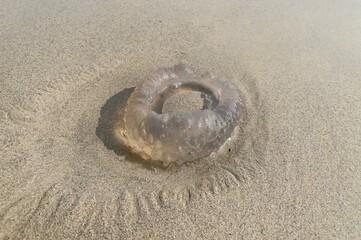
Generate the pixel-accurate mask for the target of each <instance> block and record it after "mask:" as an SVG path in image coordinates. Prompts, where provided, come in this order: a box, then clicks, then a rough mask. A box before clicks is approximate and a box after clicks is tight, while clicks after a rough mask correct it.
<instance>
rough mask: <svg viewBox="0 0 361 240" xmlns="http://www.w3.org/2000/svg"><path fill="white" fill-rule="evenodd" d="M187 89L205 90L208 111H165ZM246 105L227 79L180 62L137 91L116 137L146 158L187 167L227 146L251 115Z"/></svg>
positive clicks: (157, 74) (147, 80)
mask: <svg viewBox="0 0 361 240" xmlns="http://www.w3.org/2000/svg"><path fill="white" fill-rule="evenodd" d="M185 91H196V92H200V93H201V94H202V98H203V100H204V104H203V108H202V109H197V110H190V111H185V112H182V113H179V114H175V115H171V114H169V113H164V112H163V105H164V103H165V102H166V101H167V100H168V99H169V98H171V97H172V96H173V95H175V94H178V93H182V92H185ZM244 101H245V100H244V97H243V95H242V93H241V92H240V91H239V90H238V89H237V87H235V86H234V85H233V84H232V83H231V82H230V81H228V80H227V79H225V78H223V77H220V76H219V75H217V74H215V73H213V72H210V71H207V72H204V73H199V72H197V71H196V70H194V69H193V68H192V67H190V66H187V65H183V64H180V65H176V66H174V67H172V68H166V69H160V70H159V71H157V72H156V73H155V74H153V75H152V76H150V77H148V78H147V79H146V80H145V81H143V82H142V83H140V84H139V85H138V86H137V87H136V88H135V90H134V92H133V93H132V94H131V96H130V97H129V99H128V103H127V106H126V107H125V110H124V119H120V120H119V121H120V122H122V124H119V125H118V127H117V128H116V129H115V133H116V136H118V137H119V138H121V141H122V142H123V143H124V144H125V145H126V146H128V147H129V149H130V151H131V152H132V153H135V154H137V155H139V156H140V157H142V158H143V159H145V160H150V161H161V162H162V163H163V165H169V164H170V163H177V164H182V163H185V162H189V161H194V160H196V159H200V158H202V157H205V156H208V155H210V154H211V153H212V152H215V151H217V150H218V149H219V148H220V147H221V146H222V144H223V143H224V142H225V141H226V140H227V139H228V138H229V137H230V136H231V134H232V132H233V130H234V129H235V128H236V127H237V126H238V125H239V123H240V122H241V119H242V116H243V117H244V115H245V114H246V107H245V102H244Z"/></svg>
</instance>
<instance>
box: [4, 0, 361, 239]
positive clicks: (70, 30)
mask: <svg viewBox="0 0 361 240" xmlns="http://www.w3.org/2000/svg"><path fill="white" fill-rule="evenodd" d="M360 14H361V5H360V4H358V3H356V2H352V1H343V3H333V2H329V1H327V2H323V1H316V2H315V1H309V2H308V1H307V2H303V3H299V2H294V3H289V2H287V1H284V2H283V1H282V2H279V1H278V2H272V3H271V2H268V1H264V2H263V1H252V2H246V1H245V2H242V1H241V2H239V1H226V2H223V1H222V2H219V1H207V2H205V1H195V2H194V1H193V2H192V1H174V2H169V1H157V2H154V3H152V4H151V3H147V2H145V1H138V0H137V1H120V2H117V1H108V2H99V1H92V2H83V1H76V2H75V1H74V2H70V1H69V2H68V1H65V2H64V1H57V2H52V3H50V2H49V3H47V2H46V3H45V2H43V3H40V2H38V3H34V2H30V1H24V2H14V1H5V2H4V3H3V4H2V6H1V7H0V31H1V34H0V49H1V56H0V66H1V68H0V84H1V87H0V192H1V195H0V239H119V238H120V239H185V238H187V239H359V238H361V227H360V226H361V217H360V216H361V207H360V206H361V200H360V199H361V193H360V187H359V186H360V184H361V164H360V162H359V159H360V156H361V120H360V119H361V94H360V93H361V83H360V76H361V68H360V67H359V63H360V62H361V45H360V44H359V42H360V39H361V27H360V26H361V24H360V23H361V22H360V18H359V16H360ZM178 63H186V64H191V65H192V66H194V67H195V68H201V69H212V70H214V71H216V72H218V73H220V74H222V75H224V76H226V77H227V78H228V79H230V80H231V81H232V82H233V83H234V84H235V85H236V86H237V87H238V88H240V89H241V91H242V92H243V93H244V94H245V95H246V98H247V110H248V112H249V117H248V121H247V122H246V123H245V124H244V125H242V128H241V129H240V130H239V132H238V133H237V134H238V138H237V139H236V140H232V141H229V142H227V143H226V144H225V145H224V146H223V147H222V149H221V150H220V151H219V152H217V153H215V154H213V155H211V156H210V157H208V158H205V159H202V161H199V162H195V163H192V164H186V165H183V166H181V167H177V166H174V167H171V168H167V169H164V168H160V167H158V166H154V165H152V164H149V163H147V162H144V161H142V160H140V159H137V158H136V157H134V156H131V155H129V154H128V153H127V151H124V149H123V148H121V147H120V146H119V145H118V143H117V141H116V139H115V138H114V136H113V135H112V130H113V126H114V119H117V117H118V116H119V115H118V114H119V111H121V109H122V108H124V106H125V104H126V100H127V98H128V97H129V96H130V94H131V93H132V91H133V90H134V87H135V86H136V85H137V84H138V83H139V82H141V81H142V80H143V79H144V78H145V77H146V76H148V75H149V74H151V73H152V72H154V71H156V70H157V69H158V68H163V67H170V66H173V65H175V64H178ZM170 104H172V103H170ZM176 107H177V104H176V101H175V103H174V106H172V105H170V106H168V108H169V109H175V108H176Z"/></svg>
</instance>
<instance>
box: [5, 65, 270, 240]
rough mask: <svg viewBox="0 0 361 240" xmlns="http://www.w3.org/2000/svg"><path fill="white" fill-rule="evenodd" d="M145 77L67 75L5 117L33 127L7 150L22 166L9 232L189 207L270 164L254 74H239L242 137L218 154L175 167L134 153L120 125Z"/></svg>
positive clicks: (8, 209)
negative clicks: (123, 142) (120, 135)
mask: <svg viewBox="0 0 361 240" xmlns="http://www.w3.org/2000/svg"><path fill="white" fill-rule="evenodd" d="M218 72H219V71H218ZM143 77H144V76H140V75H139V74H138V73H137V71H136V69H130V70H129V71H127V72H124V71H122V72H121V74H120V73H118V72H117V71H113V70H112V71H104V72H103V73H101V74H98V76H97V77H94V76H93V75H91V74H90V75H87V76H85V77H83V78H81V79H82V80H79V81H66V80H65V81H63V82H62V83H61V84H60V85H57V86H51V87H50V86H49V87H48V88H46V89H43V90H41V91H40V92H39V96H38V97H37V98H36V99H33V100H32V102H30V103H29V104H27V105H26V106H25V105H24V106H22V107H21V109H22V110H19V111H20V113H19V114H18V115H19V116H20V117H18V118H17V119H19V120H17V121H15V120H14V119H13V118H7V119H5V120H4V122H5V123H6V124H9V125H11V124H13V125H14V124H15V125H16V127H17V129H19V128H24V131H23V132H26V134H24V135H19V137H18V138H17V139H16V140H14V142H16V141H19V144H18V145H13V146H9V147H7V149H6V151H5V154H7V158H8V159H11V162H10V161H9V164H8V167H9V168H13V171H17V172H18V180H17V181H16V183H15V184H16V186H14V181H13V180H10V179H9V180H8V181H9V182H10V181H12V184H13V185H12V188H13V189H15V188H16V189H18V190H17V191H12V190H11V189H9V190H8V192H7V194H9V196H10V197H9V202H7V203H4V205H3V206H2V208H1V216H2V218H1V221H2V225H3V226H5V227H6V232H7V234H10V235H11V233H15V232H17V234H20V235H19V236H23V235H26V234H28V233H31V232H34V231H35V232H37V231H43V232H47V229H48V227H49V224H50V225H51V224H53V225H54V226H55V225H57V224H60V225H61V224H72V228H71V229H76V227H74V226H75V225H77V224H78V225H79V226H78V229H83V228H84V229H83V230H84V231H86V230H85V227H84V222H85V221H86V219H88V220H89V219H94V214H95V215H96V216H97V217H99V218H102V219H103V220H104V219H105V220H104V221H108V224H109V225H112V224H115V225H117V226H120V225H121V226H122V225H124V224H132V223H135V222H136V221H137V219H138V218H142V217H146V215H148V214H153V213H156V212H157V211H160V210H161V209H162V208H187V207H189V206H190V205H191V203H192V201H202V200H207V198H208V197H209V196H212V195H217V194H220V193H223V192H226V191H229V190H231V189H234V188H236V187H240V186H242V184H243V183H244V182H245V181H250V180H251V179H252V177H253V176H254V174H255V173H256V172H257V171H258V170H259V169H261V168H262V161H263V158H264V153H265V150H266V144H267V124H266V114H265V107H264V105H263V101H262V99H261V98H260V96H259V94H258V90H257V86H256V81H255V79H253V78H252V77H250V76H248V75H247V74H244V75H242V76H233V77H231V78H230V79H231V80H232V82H233V83H234V84H235V85H236V86H237V88H238V89H240V91H241V92H242V93H243V94H244V97H245V104H246V108H247V111H248V114H247V118H246V119H244V124H242V125H241V126H240V127H239V128H238V129H236V137H235V138H234V140H231V141H226V143H225V144H224V145H223V146H222V147H221V148H220V149H219V151H217V152H216V153H214V154H212V155H211V156H209V157H206V158H205V159H203V161H196V162H193V163H190V164H184V165H182V166H170V167H168V168H164V167H161V166H154V165H152V164H147V162H144V161H143V160H142V159H138V158H136V157H133V156H131V155H129V154H127V152H126V151H124V149H123V148H122V147H121V146H119V141H118V140H117V139H116V137H115V135H114V131H113V130H114V126H115V125H116V124H117V120H118V119H119V118H120V117H122V116H121V115H122V114H124V113H123V110H124V108H125V107H126V104H127V100H128V98H129V96H130V95H131V94H132V92H133V91H134V86H135V85H136V83H139V82H141V81H142V78H143ZM119 91H120V92H119ZM27 106H31V107H27ZM9 115H10V114H9ZM24 116H27V117H24ZM3 184H4V186H5V185H6V184H7V183H6V182H4V183H3ZM24 209H26V211H24ZM94 209H97V211H98V210H99V209H101V210H99V214H98V213H94ZM79 215H81V216H82V217H80V218H79ZM12 216H17V218H16V219H14V218H13V217H12ZM19 216H20V217H19ZM64 217H66V218H67V219H68V220H69V221H66V222H64V221H63V219H64ZM72 219H77V221H75V220H74V221H72ZM79 219H83V220H81V221H79ZM125 219H126V220H125ZM125 221H126V222H125ZM88 224H97V223H96V222H94V223H93V221H90V223H88ZM54 231H55V230H54ZM69 231H70V230H69ZM79 231H80V230H79ZM21 234H23V235H21Z"/></svg>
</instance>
